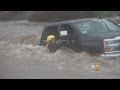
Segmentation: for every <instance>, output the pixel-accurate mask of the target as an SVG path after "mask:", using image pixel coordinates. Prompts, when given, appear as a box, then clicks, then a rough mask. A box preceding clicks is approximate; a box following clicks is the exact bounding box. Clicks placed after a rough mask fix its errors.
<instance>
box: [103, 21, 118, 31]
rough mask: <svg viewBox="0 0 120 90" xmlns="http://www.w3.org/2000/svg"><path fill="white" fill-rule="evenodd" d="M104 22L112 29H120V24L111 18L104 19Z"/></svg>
mask: <svg viewBox="0 0 120 90" xmlns="http://www.w3.org/2000/svg"><path fill="white" fill-rule="evenodd" d="M103 22H104V23H105V24H106V25H107V26H108V28H109V29H110V30H111V31H120V26H119V25H117V24H116V23H114V22H112V21H111V20H106V19H105V20H103Z"/></svg>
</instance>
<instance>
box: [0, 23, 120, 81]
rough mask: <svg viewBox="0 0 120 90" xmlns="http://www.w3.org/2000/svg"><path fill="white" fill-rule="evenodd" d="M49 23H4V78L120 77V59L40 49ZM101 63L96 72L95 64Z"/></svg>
mask: <svg viewBox="0 0 120 90" xmlns="http://www.w3.org/2000/svg"><path fill="white" fill-rule="evenodd" d="M44 25H45V23H37V24H36V23H30V22H27V21H16V22H0V79H107V78H108V79H109V78H120V60H111V61H108V60H103V59H102V58H100V57H92V56H90V55H89V54H87V53H85V52H83V53H75V52H74V51H72V50H70V49H67V48H63V49H60V50H58V51H57V52H56V53H53V54H50V53H46V52H45V51H44V48H43V47H41V46H39V41H40V35H41V32H42V29H43V27H44ZM94 63H100V71H99V72H95V71H93V68H91V64H94Z"/></svg>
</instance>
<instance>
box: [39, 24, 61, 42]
mask: <svg viewBox="0 0 120 90" xmlns="http://www.w3.org/2000/svg"><path fill="white" fill-rule="evenodd" d="M57 30H58V25H55V26H49V27H46V28H45V29H44V31H43V32H44V33H43V34H42V37H41V40H42V42H44V41H46V40H47V36H48V35H55V36H56V38H58V36H59V33H58V31H57Z"/></svg>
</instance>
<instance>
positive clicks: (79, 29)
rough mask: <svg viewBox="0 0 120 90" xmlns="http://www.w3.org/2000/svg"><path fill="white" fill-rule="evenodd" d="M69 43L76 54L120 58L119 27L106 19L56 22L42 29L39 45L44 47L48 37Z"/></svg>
mask: <svg viewBox="0 0 120 90" xmlns="http://www.w3.org/2000/svg"><path fill="white" fill-rule="evenodd" d="M51 34H52V35H55V36H56V38H57V39H58V40H61V41H69V42H70V43H69V44H68V45H66V44H65V47H69V48H71V49H73V50H74V51H76V52H83V51H86V52H88V53H89V54H91V55H99V56H102V57H103V58H109V59H110V58H111V59H117V58H119V57H120V26H119V25H118V24H117V23H115V22H113V21H111V20H109V19H107V18H85V19H76V20H68V21H62V22H56V23H52V24H49V25H46V26H45V27H44V30H43V32H42V36H41V39H40V45H41V46H45V44H46V39H47V36H48V35H51Z"/></svg>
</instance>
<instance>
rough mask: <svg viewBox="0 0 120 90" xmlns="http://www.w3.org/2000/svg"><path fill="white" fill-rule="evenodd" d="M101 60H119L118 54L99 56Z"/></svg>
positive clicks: (119, 55)
mask: <svg viewBox="0 0 120 90" xmlns="http://www.w3.org/2000/svg"><path fill="white" fill-rule="evenodd" d="M101 57H102V58H103V59H108V60H111V59H120V53H112V54H101Z"/></svg>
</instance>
